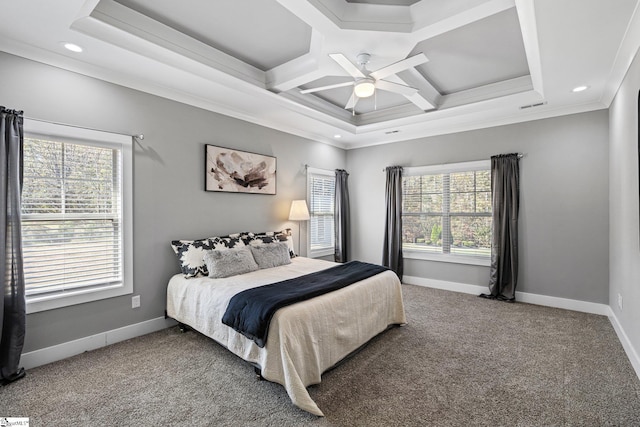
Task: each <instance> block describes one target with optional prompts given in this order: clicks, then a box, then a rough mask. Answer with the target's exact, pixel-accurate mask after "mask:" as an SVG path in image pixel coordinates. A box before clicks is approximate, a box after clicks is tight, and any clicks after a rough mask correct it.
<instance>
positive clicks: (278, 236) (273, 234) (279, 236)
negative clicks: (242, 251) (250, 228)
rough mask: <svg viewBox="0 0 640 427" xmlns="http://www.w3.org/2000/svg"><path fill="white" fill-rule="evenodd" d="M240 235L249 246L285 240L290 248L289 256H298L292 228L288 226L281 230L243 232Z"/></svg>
mask: <svg viewBox="0 0 640 427" xmlns="http://www.w3.org/2000/svg"><path fill="white" fill-rule="evenodd" d="M240 237H241V239H242V240H243V241H244V244H245V245H247V246H249V245H251V246H256V245H265V244H269V243H277V242H284V243H286V244H287V247H288V249H289V256H290V257H291V258H295V257H296V256H297V255H296V253H295V252H294V249H293V239H292V237H291V229H290V228H286V229H284V230H281V231H267V232H264V233H250V232H249V233H241V234H240Z"/></svg>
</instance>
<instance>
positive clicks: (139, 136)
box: [133, 133, 144, 141]
mask: <svg viewBox="0 0 640 427" xmlns="http://www.w3.org/2000/svg"><path fill="white" fill-rule="evenodd" d="M133 137H134V138H136V139H139V140H140V141H144V134H143V133H139V134H138V135H133Z"/></svg>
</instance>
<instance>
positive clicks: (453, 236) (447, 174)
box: [402, 161, 491, 258]
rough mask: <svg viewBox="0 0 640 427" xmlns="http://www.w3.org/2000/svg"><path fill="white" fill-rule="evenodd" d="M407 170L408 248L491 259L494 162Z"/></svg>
mask: <svg viewBox="0 0 640 427" xmlns="http://www.w3.org/2000/svg"><path fill="white" fill-rule="evenodd" d="M406 169H407V170H406V172H407V173H405V174H404V176H403V178H402V188H403V193H402V242H403V250H405V251H409V252H411V251H413V252H422V253H438V254H448V255H456V256H471V257H485V258H489V257H490V256H491V171H490V163H489V162H484V161H483V162H470V163H459V164H454V165H443V166H437V167H433V168H430V167H424V168H406Z"/></svg>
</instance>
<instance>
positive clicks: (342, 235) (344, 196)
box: [333, 169, 351, 262]
mask: <svg viewBox="0 0 640 427" xmlns="http://www.w3.org/2000/svg"><path fill="white" fill-rule="evenodd" d="M348 179H349V174H348V173H347V171H346V170H344V169H336V191H335V201H334V205H333V206H334V207H333V209H334V221H335V228H334V232H335V252H334V256H333V257H334V260H335V262H347V255H348V253H347V246H348V243H349V241H348V239H349V232H350V231H351V230H350V226H349V186H348V183H347V180H348Z"/></svg>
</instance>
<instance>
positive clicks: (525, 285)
mask: <svg viewBox="0 0 640 427" xmlns="http://www.w3.org/2000/svg"><path fill="white" fill-rule="evenodd" d="M608 132H609V130H608V117H607V111H605V110H602V111H596V112H591V113H584V114H577V115H571V116H564V117H558V118H553V119H546V120H539V121H534V122H528V123H521V124H515V125H509V126H500V127H495V128H489V129H483V130H477V131H470V132H463V133H457V134H451V135H441V136H435V137H430V138H424V139H418V140H412V141H406V142H401V143H397V144H393V145H380V146H376V147H368V148H362V149H358V150H351V151H348V152H347V167H348V171H349V173H350V177H349V185H350V192H351V203H352V205H351V212H352V218H351V219H352V235H351V238H352V247H351V251H352V252H351V254H352V257H353V258H354V259H361V260H365V261H369V262H380V261H381V258H382V241H383V232H384V211H385V208H384V187H385V174H384V172H383V171H382V170H383V168H384V167H385V166H391V165H400V166H422V165H435V164H442V163H456V162H464V161H472V160H481V159H488V158H490V156H491V155H494V154H500V153H511V152H520V153H524V154H525V157H524V158H523V159H522V160H521V161H520V172H521V199H520V222H519V230H520V274H519V284H518V290H519V291H523V292H529V293H534V294H540V295H548V296H554V297H561V298H570V299H576V300H583V301H590V302H595V303H604V304H607V303H608V300H609V291H608V280H609V278H608V271H609V230H608V228H609V226H608V222H609V213H608V190H609V187H608V174H609V167H608V138H609V135H608ZM636 196H637V192H636ZM636 240H637V233H636ZM405 275H408V276H417V277H421V278H428V279H438V280H444V281H451V282H459V283H466V284H473V285H481V286H485V285H487V284H488V280H489V279H488V277H489V268H488V267H483V266H471V265H462V264H450V263H444V262H433V261H423V260H405Z"/></svg>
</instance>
